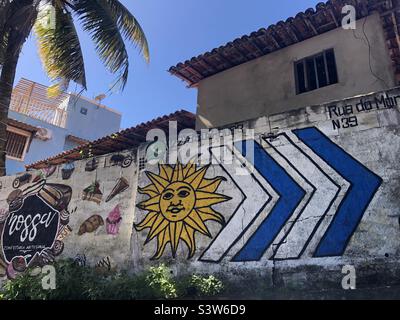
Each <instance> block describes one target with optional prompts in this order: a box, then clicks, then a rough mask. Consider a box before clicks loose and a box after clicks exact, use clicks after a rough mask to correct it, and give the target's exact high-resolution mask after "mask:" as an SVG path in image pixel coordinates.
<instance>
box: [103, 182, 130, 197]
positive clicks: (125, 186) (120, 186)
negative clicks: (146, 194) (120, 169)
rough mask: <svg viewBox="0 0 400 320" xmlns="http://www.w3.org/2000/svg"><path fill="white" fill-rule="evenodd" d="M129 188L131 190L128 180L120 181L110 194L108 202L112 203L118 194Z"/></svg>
mask: <svg viewBox="0 0 400 320" xmlns="http://www.w3.org/2000/svg"><path fill="white" fill-rule="evenodd" d="M128 188H129V183H128V180H126V179H125V178H120V179H118V181H117V184H116V185H115V187H114V188H113V189H112V191H111V193H110V194H109V196H108V197H107V199H106V202H109V201H111V200H112V199H113V198H114V197H115V196H117V195H118V194H120V193H122V192H124V191H125V190H126V189H128Z"/></svg>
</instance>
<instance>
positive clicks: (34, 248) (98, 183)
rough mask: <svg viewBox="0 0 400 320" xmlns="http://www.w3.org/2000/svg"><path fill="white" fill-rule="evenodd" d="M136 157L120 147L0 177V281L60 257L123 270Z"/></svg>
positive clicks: (127, 265) (127, 262) (126, 266)
mask: <svg viewBox="0 0 400 320" xmlns="http://www.w3.org/2000/svg"><path fill="white" fill-rule="evenodd" d="M135 158H136V154H135V153H132V152H131V151H126V152H122V153H118V154H109V155H105V156H100V157H96V158H91V159H86V160H81V161H76V162H74V163H70V164H66V165H60V166H53V167H49V168H46V169H43V170H34V171H28V172H26V173H24V174H19V175H17V176H7V177H2V178H0V233H1V245H0V281H1V279H2V280H4V279H6V278H11V279H12V278H14V277H15V276H17V275H18V274H19V273H21V272H24V271H25V270H26V268H27V266H30V267H42V266H44V265H46V264H49V263H52V262H53V261H54V260H55V259H65V258H72V259H75V260H76V261H77V263H79V264H82V265H83V264H85V265H91V266H96V267H97V268H98V269H100V270H108V269H110V270H114V269H130V268H131V267H132V266H131V259H130V258H129V257H130V256H131V249H130V246H129V243H130V238H131V233H132V223H133V215H134V201H133V199H134V197H135V193H136V180H137V179H136V170H137V168H136V160H135Z"/></svg>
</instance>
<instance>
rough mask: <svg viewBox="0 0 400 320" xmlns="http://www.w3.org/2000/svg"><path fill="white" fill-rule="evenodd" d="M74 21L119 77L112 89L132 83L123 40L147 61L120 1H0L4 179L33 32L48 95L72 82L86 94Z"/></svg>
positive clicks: (139, 34)
mask: <svg viewBox="0 0 400 320" xmlns="http://www.w3.org/2000/svg"><path fill="white" fill-rule="evenodd" d="M49 6H51V7H49ZM49 8H51V10H49ZM74 19H75V20H78V21H79V22H80V23H81V25H82V28H83V30H84V31H86V32H88V33H89V34H90V36H91V38H92V40H93V41H94V43H95V46H96V51H97V53H98V54H99V56H100V58H101V60H102V62H103V64H104V65H105V67H106V68H107V69H108V70H109V71H110V72H111V73H113V74H116V75H117V79H116V81H115V83H114V86H119V88H121V89H124V87H125V85H126V82H127V79H128V68H129V59H128V53H127V49H126V46H125V42H124V41H125V40H126V41H131V42H133V43H134V44H135V45H136V46H137V47H138V49H139V51H140V52H141V53H142V55H143V56H144V58H145V59H146V61H147V62H148V61H149V49H148V44H147V40H146V37H145V34H144V32H143V30H142V28H141V26H140V24H139V23H138V21H137V20H136V19H135V17H134V16H133V15H132V14H131V13H130V12H129V10H128V9H127V8H126V7H125V6H124V5H123V4H122V3H121V2H120V1H118V0H13V1H11V0H0V72H1V74H0V176H2V175H5V174H6V170H5V159H6V158H5V156H6V155H5V149H6V143H7V141H6V122H7V116H8V109H9V105H10V101H11V93H12V89H13V84H14V80H15V72H16V68H17V63H18V58H19V55H20V52H21V49H22V47H23V45H24V43H25V40H26V39H27V38H28V36H29V34H30V33H31V31H32V29H33V30H34V32H35V34H36V39H37V42H38V47H39V54H40V58H41V60H42V63H43V65H44V68H45V70H46V72H47V74H48V75H49V77H50V79H51V80H52V81H53V83H54V85H53V86H51V87H50V90H49V94H51V95H57V94H58V93H60V92H61V91H62V90H65V89H66V88H67V87H68V85H69V83H70V81H73V82H75V83H77V84H79V85H81V86H82V87H83V88H84V89H86V77H85V67H84V59H83V55H82V51H81V46H80V42H79V38H78V35H77V32H76V29H75V25H74ZM44 21H53V22H54V23H53V24H52V23H50V24H48V25H47V24H46V23H44Z"/></svg>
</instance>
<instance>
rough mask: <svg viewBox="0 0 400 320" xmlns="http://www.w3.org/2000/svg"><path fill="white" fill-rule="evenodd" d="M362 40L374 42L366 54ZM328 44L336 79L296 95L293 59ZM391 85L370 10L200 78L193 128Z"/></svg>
mask: <svg viewBox="0 0 400 320" xmlns="http://www.w3.org/2000/svg"><path fill="white" fill-rule="evenodd" d="M364 31H365V34H364ZM367 40H368V41H369V43H371V44H373V45H372V48H371V55H370V54H369V48H368V41H367ZM332 48H333V49H334V51H335V56H336V65H337V70H338V76H339V82H338V83H337V84H333V85H330V86H327V87H324V88H321V89H318V90H314V91H310V92H307V93H303V94H300V95H297V94H296V80H295V72H294V63H295V62H296V61H299V60H301V59H303V58H306V57H309V56H312V55H315V54H318V53H320V52H322V51H323V50H327V49H332ZM355 57H356V58H355ZM370 66H371V69H372V70H373V73H374V74H375V75H376V76H377V77H379V78H380V79H382V80H378V79H377V77H375V75H374V74H372V73H371V70H370ZM395 85H396V81H395V78H394V71H393V67H392V63H391V59H390V54H389V52H388V49H387V45H386V40H385V34H384V30H383V28H382V23H381V21H380V17H379V14H378V13H375V14H373V15H371V16H369V17H368V18H366V19H361V20H359V21H357V29H356V30H344V29H342V28H337V29H335V30H332V31H329V32H327V33H324V34H322V35H319V36H317V37H313V38H311V39H307V40H305V41H302V42H300V43H297V44H295V45H292V46H289V47H287V48H283V49H281V50H279V51H277V52H273V53H271V54H268V55H266V56H263V57H260V58H258V59H255V60H252V61H250V62H247V63H244V64H241V65H239V66H236V67H233V68H231V69H229V70H226V71H224V72H220V73H218V74H216V75H213V76H211V77H208V78H206V79H204V80H202V81H200V83H199V86H198V90H199V92H198V103H197V104H198V107H197V127H198V128H199V129H200V128H215V127H221V126H225V125H228V124H230V123H235V122H241V121H243V120H248V119H252V118H258V117H261V116H268V115H272V114H275V113H281V112H286V111H289V110H295V109H298V108H301V107H305V106H308V105H312V104H320V103H324V102H326V101H329V100H334V99H344V98H347V97H352V96H355V95H358V94H360V93H365V94H367V93H370V92H377V91H380V90H384V89H387V88H390V87H392V86H395Z"/></svg>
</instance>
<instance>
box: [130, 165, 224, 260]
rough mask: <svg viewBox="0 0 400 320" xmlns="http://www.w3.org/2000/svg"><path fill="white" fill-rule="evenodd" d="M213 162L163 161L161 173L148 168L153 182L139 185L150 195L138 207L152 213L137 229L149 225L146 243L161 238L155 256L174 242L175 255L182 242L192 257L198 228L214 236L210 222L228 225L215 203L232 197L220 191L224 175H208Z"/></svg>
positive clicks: (146, 227) (140, 189) (142, 190)
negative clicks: (164, 163)
mask: <svg viewBox="0 0 400 320" xmlns="http://www.w3.org/2000/svg"><path fill="white" fill-rule="evenodd" d="M209 167H210V166H204V167H201V168H199V169H198V167H197V165H196V164H195V163H194V162H193V161H192V160H191V161H190V162H189V163H188V164H186V165H182V163H179V162H178V163H177V164H176V165H175V166H171V165H159V166H158V168H159V174H158V175H157V174H155V173H151V172H146V174H147V177H148V178H149V180H150V181H151V184H149V185H148V186H146V187H144V188H139V193H141V194H144V195H147V196H148V198H147V199H146V200H144V201H142V202H140V203H139V204H137V207H138V208H140V209H142V210H147V211H149V213H148V214H147V215H146V216H145V218H144V219H143V220H142V221H141V222H140V223H139V224H137V225H134V227H135V229H136V231H143V230H144V229H149V231H148V234H147V238H146V241H145V243H144V244H145V245H146V244H148V243H149V242H150V241H152V240H153V239H155V238H157V249H156V253H155V255H154V257H153V259H159V258H161V256H162V255H163V254H164V252H165V249H166V246H167V244H168V243H170V248H171V252H172V256H173V257H174V258H175V257H176V253H177V251H178V247H179V242H180V241H183V242H184V243H185V244H186V246H187V248H188V250H189V254H188V259H190V258H192V257H193V256H194V254H195V252H196V232H198V233H200V234H203V235H205V236H208V237H210V238H212V235H211V233H210V231H209V229H208V226H207V225H206V222H216V223H219V224H221V225H225V218H224V216H223V215H222V214H220V213H218V212H217V211H215V210H214V209H213V208H212V206H213V205H216V204H219V203H222V202H225V201H229V200H230V199H231V198H230V197H228V196H225V195H223V194H219V193H217V192H216V191H217V190H218V188H219V187H220V185H221V183H222V182H223V181H227V180H226V179H225V178H224V177H215V178H212V179H206V178H205V176H206V173H207V170H208V169H209Z"/></svg>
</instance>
